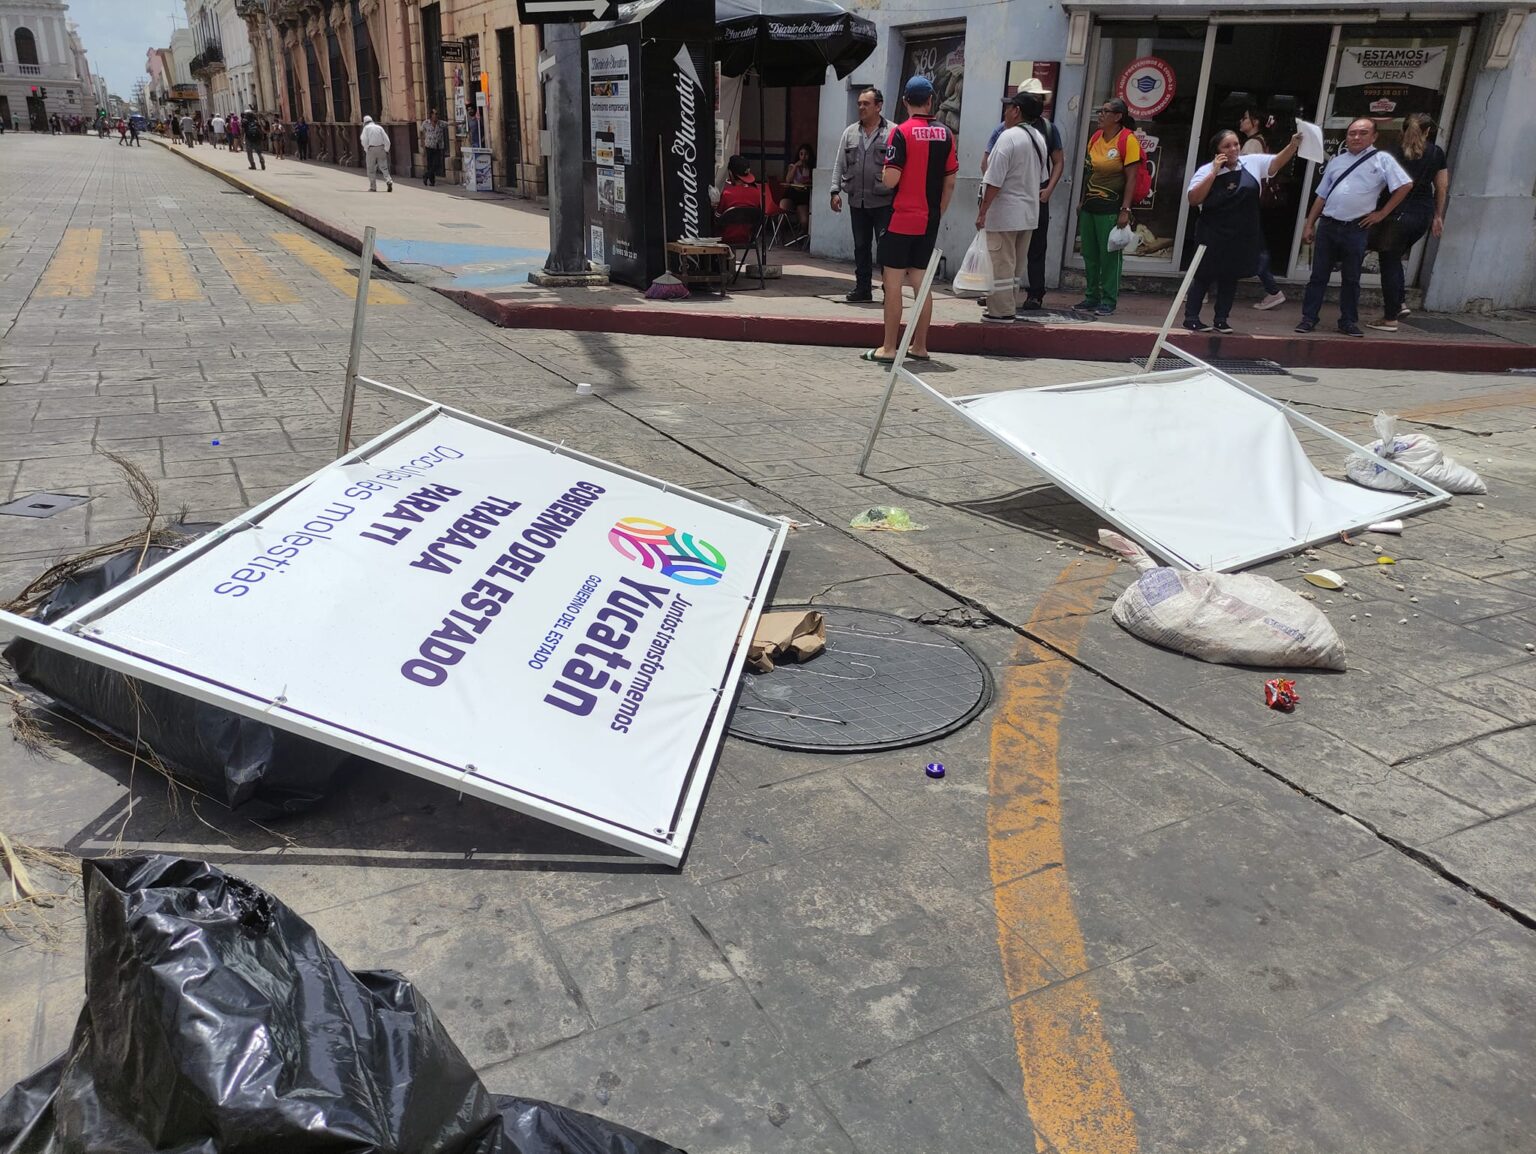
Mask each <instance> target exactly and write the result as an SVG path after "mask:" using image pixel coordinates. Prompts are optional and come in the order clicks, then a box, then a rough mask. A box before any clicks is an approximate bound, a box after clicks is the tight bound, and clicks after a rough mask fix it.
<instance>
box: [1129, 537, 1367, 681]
mask: <svg viewBox="0 0 1536 1154" xmlns="http://www.w3.org/2000/svg"><path fill="white" fill-rule="evenodd" d="M1099 543H1100V544H1102V545H1104V546H1105V547H1106V548H1109V549H1113V550H1114V551H1115V552H1117V553H1119V554H1120V555H1121V556H1123V557H1125V558H1126V559H1127V560H1128V561H1130V562H1131V563H1132V564H1134V565H1135V566H1136V568H1137V569H1138V570H1139V571H1140V572H1141V576H1140V577H1138V578H1137V579H1136V582H1135V584H1133V585H1132V586H1131V587H1130V588H1129V589H1127V590H1126V591H1125V592H1124V593H1122V594H1120V598H1119V600H1117V601H1116V602H1115V605H1114V608H1113V609H1112V610H1111V616H1113V617H1114V619H1115V624H1117V625H1119V626H1120V627H1121V628H1122V629H1124V630H1125V631H1126V632H1128V633H1132V634H1134V635H1135V636H1137V637H1140V638H1141V639H1142V640H1143V641H1150V642H1151V643H1152V644H1153V645H1160V646H1162V647H1163V648H1164V649H1172V650H1175V651H1176V652H1179V653H1183V654H1187V655H1188V656H1190V657H1197V658H1199V659H1200V660H1201V661H1214V662H1216V663H1218V664H1224V665H1259V666H1264V667H1266V668H1278V669H1286V668H1315V669H1343V668H1345V663H1344V642H1343V641H1341V640H1339V635H1338V634H1337V633H1335V632H1334V630H1333V626H1332V625H1331V624H1330V623H1329V621H1328V618H1327V616H1326V615H1324V613H1323V612H1322V611H1321V610H1320V609H1318V607H1317V606H1316V605H1313V604H1311V603H1310V602H1307V601H1304V600H1302V599H1301V598H1300V597H1298V596H1296V594H1295V593H1292V592H1291V591H1290V590H1289V589H1287V588H1286V587H1285V586H1283V585H1280V584H1278V583H1277V582H1275V581H1272V580H1270V579H1269V578H1268V577H1260V576H1258V575H1257V574H1252V573H1194V572H1188V571H1185V570H1182V569H1169V568H1166V567H1164V566H1160V565H1158V564H1157V562H1155V561H1153V560H1152V558H1151V557H1149V556H1147V553H1146V551H1145V550H1144V549H1142V547H1141V546H1140V545H1138V544H1136V543H1135V542H1134V541H1131V540H1128V539H1127V538H1125V537H1122V536H1121V535H1120V534H1119V533H1113V532H1110V531H1109V530H1108V529H1100V530H1099Z"/></svg>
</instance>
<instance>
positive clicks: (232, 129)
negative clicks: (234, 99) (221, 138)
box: [224, 112, 245, 152]
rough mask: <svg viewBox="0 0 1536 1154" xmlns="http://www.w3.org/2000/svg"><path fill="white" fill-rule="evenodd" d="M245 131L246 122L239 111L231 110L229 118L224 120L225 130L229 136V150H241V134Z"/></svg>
mask: <svg viewBox="0 0 1536 1154" xmlns="http://www.w3.org/2000/svg"><path fill="white" fill-rule="evenodd" d="M244 131H245V124H244V122H243V121H242V120H241V118H240V114H239V113H238V112H231V113H230V114H229V119H228V120H226V121H225V122H224V132H225V134H226V135H227V136H228V137H229V150H230V151H231V152H239V151H240V134H241V133H242V132H244Z"/></svg>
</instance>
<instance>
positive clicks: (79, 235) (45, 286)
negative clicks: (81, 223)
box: [37, 228, 102, 297]
mask: <svg viewBox="0 0 1536 1154" xmlns="http://www.w3.org/2000/svg"><path fill="white" fill-rule="evenodd" d="M101 240H102V231H101V229H99V228H66V229H65V230H64V239H63V240H62V241H60V242H59V247H58V248H56V249H55V250H54V253H53V259H52V260H50V261H49V262H48V268H47V270H46V271H45V272H44V273H43V279H42V280H40V281H38V283H37V295H38V296H40V297H89V296H95V295H96V270H97V269H98V268H99V267H100V266H101Z"/></svg>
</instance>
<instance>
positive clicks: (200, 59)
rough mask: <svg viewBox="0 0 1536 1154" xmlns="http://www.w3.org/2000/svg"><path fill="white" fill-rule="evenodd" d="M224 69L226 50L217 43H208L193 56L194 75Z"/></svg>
mask: <svg viewBox="0 0 1536 1154" xmlns="http://www.w3.org/2000/svg"><path fill="white" fill-rule="evenodd" d="M222 71H224V50H223V49H222V48H220V47H219V46H218V45H217V44H209V45H207V46H206V47H205V48H204V49H203V50H202V51H201V52H199V53H198V54H197V55H196V56H194V57H192V75H193V76H202V75H205V74H211V73H214V72H222Z"/></svg>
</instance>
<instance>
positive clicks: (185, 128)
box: [181, 112, 197, 148]
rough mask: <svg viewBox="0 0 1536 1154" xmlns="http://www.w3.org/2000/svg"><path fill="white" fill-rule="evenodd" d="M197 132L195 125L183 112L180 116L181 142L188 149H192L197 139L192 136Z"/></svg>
mask: <svg viewBox="0 0 1536 1154" xmlns="http://www.w3.org/2000/svg"><path fill="white" fill-rule="evenodd" d="M196 131H197V124H196V123H195V122H194V121H193V119H192V118H191V117H190V116H188V115H187V114H186V113H185V112H183V113H182V114H181V142H182V143H183V144H185V145H186V146H187V147H188V148H191V147H192V143H193V141H195V140H196V139H197V138H196V137H195V136H194V135H193V133H194V132H196Z"/></svg>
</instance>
